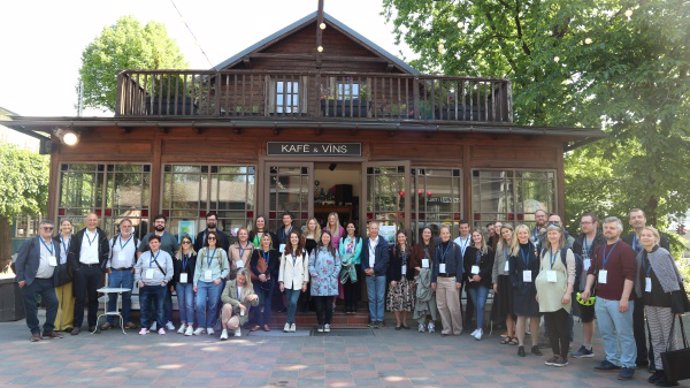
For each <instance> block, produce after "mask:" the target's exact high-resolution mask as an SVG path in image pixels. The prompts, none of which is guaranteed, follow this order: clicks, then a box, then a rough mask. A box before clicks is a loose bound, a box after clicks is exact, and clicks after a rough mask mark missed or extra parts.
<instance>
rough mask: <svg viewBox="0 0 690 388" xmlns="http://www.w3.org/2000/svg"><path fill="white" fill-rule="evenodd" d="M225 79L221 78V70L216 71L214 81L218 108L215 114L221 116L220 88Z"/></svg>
mask: <svg viewBox="0 0 690 388" xmlns="http://www.w3.org/2000/svg"><path fill="white" fill-rule="evenodd" d="M222 82H223V80H222V79H221V78H220V72H217V71H216V74H215V78H214V81H213V97H214V100H215V104H216V109H215V113H214V116H216V117H217V116H220V112H221V111H220V89H221V85H222Z"/></svg>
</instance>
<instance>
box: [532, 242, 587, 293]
mask: <svg viewBox="0 0 690 388" xmlns="http://www.w3.org/2000/svg"><path fill="white" fill-rule="evenodd" d="M568 249H569V248H568V247H563V248H561V262H562V263H563V266H565V267H566V268H568V264H566V256H567V255H568ZM571 252H572V250H571ZM541 254H542V256H544V255H546V250H543V251H542V253H541ZM573 256H575V282H574V283H573V290H577V289H578V288H579V287H580V279H581V278H582V271H583V270H584V264H583V261H582V256H581V255H580V254H578V253H575V252H573Z"/></svg>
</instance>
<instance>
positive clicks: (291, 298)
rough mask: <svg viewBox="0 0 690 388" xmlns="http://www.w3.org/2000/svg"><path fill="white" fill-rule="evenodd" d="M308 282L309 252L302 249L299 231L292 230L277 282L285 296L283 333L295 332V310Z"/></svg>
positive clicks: (281, 261) (281, 260)
mask: <svg viewBox="0 0 690 388" xmlns="http://www.w3.org/2000/svg"><path fill="white" fill-rule="evenodd" d="M308 282H309V254H308V253H307V251H306V250H304V242H303V241H302V239H301V238H300V235H299V233H297V231H295V230H293V231H291V232H290V235H289V236H288V243H287V244H286V245H285V251H284V252H283V256H282V257H281V259H280V272H279V273H278V284H280V292H285V293H286V296H287V302H288V306H287V321H286V322H285V326H284V327H283V331H284V332H285V333H288V332H295V331H296V330H297V326H296V325H295V312H296V310H297V300H298V299H299V294H300V292H305V291H307V283H308Z"/></svg>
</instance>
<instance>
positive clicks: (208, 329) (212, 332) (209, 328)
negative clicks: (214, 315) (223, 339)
mask: <svg viewBox="0 0 690 388" xmlns="http://www.w3.org/2000/svg"><path fill="white" fill-rule="evenodd" d="M206 333H207V334H208V335H213V334H215V333H216V332H215V331H214V330H213V328H212V327H207V328H206Z"/></svg>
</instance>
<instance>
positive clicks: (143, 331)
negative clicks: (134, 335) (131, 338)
mask: <svg viewBox="0 0 690 388" xmlns="http://www.w3.org/2000/svg"><path fill="white" fill-rule="evenodd" d="M148 333H149V331H148V330H146V328H145V327H142V328H141V330H139V335H146V334H148Z"/></svg>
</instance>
